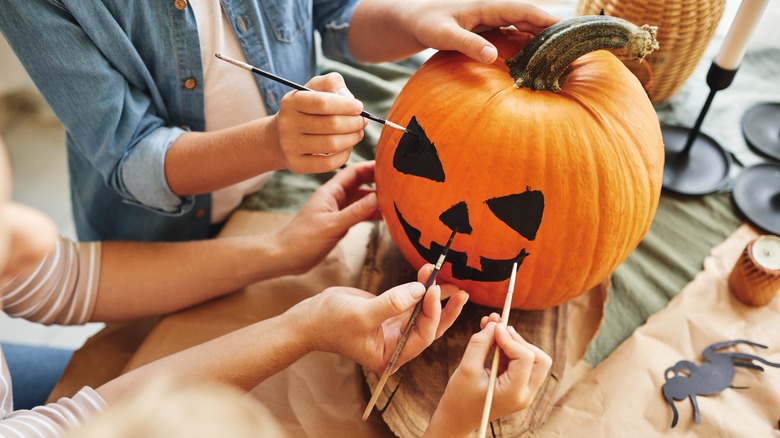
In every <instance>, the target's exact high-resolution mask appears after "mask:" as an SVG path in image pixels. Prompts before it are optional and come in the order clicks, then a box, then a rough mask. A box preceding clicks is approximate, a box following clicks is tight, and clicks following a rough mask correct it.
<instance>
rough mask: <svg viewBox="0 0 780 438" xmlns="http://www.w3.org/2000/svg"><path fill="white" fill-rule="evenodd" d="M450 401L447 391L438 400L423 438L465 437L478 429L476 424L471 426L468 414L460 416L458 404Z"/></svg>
mask: <svg viewBox="0 0 780 438" xmlns="http://www.w3.org/2000/svg"><path fill="white" fill-rule="evenodd" d="M451 401H452V400H451V397H450V396H449V395H448V391H446V390H445V392H444V395H443V396H442V397H441V399H440V400H439V405H438V406H437V407H436V410H435V411H434V412H433V416H431V421H430V422H429V423H428V427H427V429H426V430H425V434H424V435H423V437H424V438H439V437H447V438H457V437H467V436H469V434H470V433H471V432H472V431H474V429H476V428H477V427H479V424H478V423H477V424H473V423H472V422H470V421H469V418H470V417H469V415H468V414H465V415H461V414H462V413H461V412H459V410H458V408H459V404H458V403H457V402H455V403H452V402H451Z"/></svg>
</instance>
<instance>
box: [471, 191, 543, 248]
mask: <svg viewBox="0 0 780 438" xmlns="http://www.w3.org/2000/svg"><path fill="white" fill-rule="evenodd" d="M485 203H486V204H487V205H488V207H489V208H490V211H492V212H493V214H495V215H496V217H497V218H499V219H501V221H502V222H504V223H505V224H507V225H509V226H510V227H511V228H512V229H513V230H515V231H517V232H518V233H520V235H521V236H523V237H525V238H526V239H528V240H534V239H536V232H537V231H538V230H539V226H540V225H541V224H542V213H544V194H542V192H540V191H538V190H526V191H525V192H523V193H518V194H515V195H509V196H502V197H500V198H493V199H488V200H487V201H485Z"/></svg>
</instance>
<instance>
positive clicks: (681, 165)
mask: <svg viewBox="0 0 780 438" xmlns="http://www.w3.org/2000/svg"><path fill="white" fill-rule="evenodd" d="M661 132H662V134H663V137H664V146H665V148H666V156H665V161H664V179H663V188H664V189H665V190H668V191H670V192H674V193H679V194H681V195H706V194H708V193H712V192H716V191H718V190H720V189H721V188H723V186H725V185H726V183H727V182H728V181H729V171H730V169H731V155H730V154H728V153H727V152H726V151H725V150H724V149H723V148H722V147H721V146H720V145H719V144H718V142H716V141H715V140H713V139H712V137H710V136H708V135H707V134H704V133H703V132H699V135H697V136H696V139H695V140H694V141H693V145H692V146H691V149H690V152H689V153H688V157H684V156H680V155H679V153H680V151H682V149H683V147H684V146H685V142H686V141H687V139H688V133H689V132H690V129H689V128H683V127H681V126H663V127H662V128H661Z"/></svg>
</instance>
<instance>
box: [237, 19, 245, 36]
mask: <svg viewBox="0 0 780 438" xmlns="http://www.w3.org/2000/svg"><path fill="white" fill-rule="evenodd" d="M236 22H237V23H238V29H239V30H241V32H246V22H244V19H243V18H241V16H240V15H239V16H238V17H237V18H236Z"/></svg>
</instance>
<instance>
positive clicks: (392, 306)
mask: <svg viewBox="0 0 780 438" xmlns="http://www.w3.org/2000/svg"><path fill="white" fill-rule="evenodd" d="M424 293H425V286H423V285H422V284H421V283H417V282H412V283H406V284H402V285H399V286H396V287H394V288H392V289H390V290H388V291H387V292H385V293H383V294H382V295H380V296H378V297H376V298H374V299H373V300H371V307H370V308H369V314H370V315H371V319H372V320H373V321H375V322H378V323H382V322H384V321H386V320H387V319H389V318H392V317H394V316H397V315H400V314H402V313H404V312H406V311H407V310H409V309H411V308H412V307H414V305H415V304H417V302H418V301H420V298H422V296H423V294H424Z"/></svg>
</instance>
